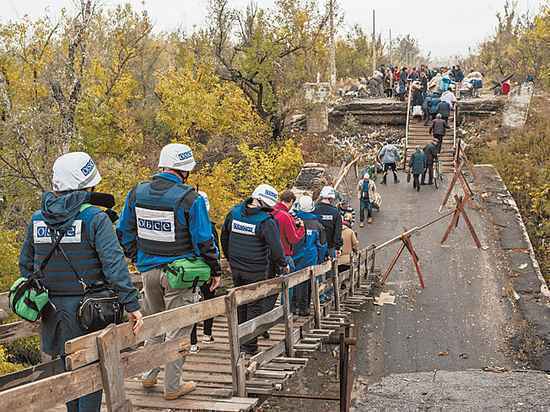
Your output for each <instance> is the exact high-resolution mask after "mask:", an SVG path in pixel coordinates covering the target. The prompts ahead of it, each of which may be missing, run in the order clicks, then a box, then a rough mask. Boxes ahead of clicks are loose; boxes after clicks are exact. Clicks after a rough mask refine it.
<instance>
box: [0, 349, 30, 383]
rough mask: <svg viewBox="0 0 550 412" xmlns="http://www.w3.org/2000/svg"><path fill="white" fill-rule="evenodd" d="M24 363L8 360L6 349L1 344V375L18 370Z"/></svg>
mask: <svg viewBox="0 0 550 412" xmlns="http://www.w3.org/2000/svg"><path fill="white" fill-rule="evenodd" d="M23 367H24V366H23V365H16V364H14V363H12V362H10V361H8V354H7V352H6V349H5V348H4V347H3V346H2V345H0V376H2V375H7V374H8V373H13V372H17V371H18V370H20V369H23Z"/></svg>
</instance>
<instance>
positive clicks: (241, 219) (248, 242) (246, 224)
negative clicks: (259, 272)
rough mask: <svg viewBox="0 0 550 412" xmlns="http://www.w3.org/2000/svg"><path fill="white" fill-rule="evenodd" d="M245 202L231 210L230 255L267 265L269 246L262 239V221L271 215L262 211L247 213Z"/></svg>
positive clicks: (243, 260) (248, 261)
mask: <svg viewBox="0 0 550 412" xmlns="http://www.w3.org/2000/svg"><path fill="white" fill-rule="evenodd" d="M245 208H246V206H245V204H244V203H241V204H239V205H237V206H235V207H234V208H233V210H232V211H231V217H232V222H231V232H230V234H229V256H230V259H235V260H238V261H240V262H247V263H249V264H250V265H251V266H252V265H266V266H267V263H268V261H269V251H268V247H267V245H266V244H265V242H263V241H262V240H261V239H260V228H261V224H262V222H264V221H266V220H268V219H271V218H272V217H271V215H269V214H268V213H267V212H264V211H261V212H258V213H255V214H250V215H248V214H245V213H244V211H245Z"/></svg>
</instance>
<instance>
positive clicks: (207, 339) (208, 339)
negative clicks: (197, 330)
mask: <svg viewBox="0 0 550 412" xmlns="http://www.w3.org/2000/svg"><path fill="white" fill-rule="evenodd" d="M202 343H214V336H212V335H204V336H203V337H202Z"/></svg>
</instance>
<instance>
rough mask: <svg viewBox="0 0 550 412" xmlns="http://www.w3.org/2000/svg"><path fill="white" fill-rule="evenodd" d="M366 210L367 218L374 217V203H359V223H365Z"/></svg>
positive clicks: (361, 201)
mask: <svg viewBox="0 0 550 412" xmlns="http://www.w3.org/2000/svg"><path fill="white" fill-rule="evenodd" d="M365 209H366V210H367V217H372V203H371V202H370V201H369V200H368V199H361V200H360V201H359V221H360V222H364V221H365Z"/></svg>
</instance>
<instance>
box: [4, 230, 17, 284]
mask: <svg viewBox="0 0 550 412" xmlns="http://www.w3.org/2000/svg"><path fill="white" fill-rule="evenodd" d="M0 244H1V245H2V247H0V292H3V291H6V290H8V289H9V287H10V286H11V284H12V282H13V281H14V280H15V279H17V278H18V277H19V267H18V258H19V242H18V241H17V233H16V231H15V230H7V229H5V227H4V225H3V224H2V223H0Z"/></svg>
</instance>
